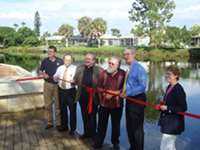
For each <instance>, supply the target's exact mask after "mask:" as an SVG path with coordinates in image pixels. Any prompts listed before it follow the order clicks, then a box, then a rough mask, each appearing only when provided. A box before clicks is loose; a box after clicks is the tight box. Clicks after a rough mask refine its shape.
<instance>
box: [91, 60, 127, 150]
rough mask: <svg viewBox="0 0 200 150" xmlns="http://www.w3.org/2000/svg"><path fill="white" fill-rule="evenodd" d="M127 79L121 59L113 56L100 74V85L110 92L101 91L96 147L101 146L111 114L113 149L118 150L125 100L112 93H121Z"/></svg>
mask: <svg viewBox="0 0 200 150" xmlns="http://www.w3.org/2000/svg"><path fill="white" fill-rule="evenodd" d="M124 79H125V71H123V70H121V69H120V59H119V58H117V57H111V58H110V59H109V61H108V68H107V69H106V70H105V71H104V72H103V73H102V74H101V75H100V79H99V84H98V87H99V88H100V91H101V89H104V90H106V91H107V92H110V94H109V93H104V92H99V97H100V108H99V121H98V130H97V131H98V132H97V136H96V138H95V144H94V146H93V147H94V148H96V149H97V148H101V147H102V144H103V141H104V138H105V136H106V130H107V126H108V119H109V116H111V124H112V136H111V141H112V144H113V149H115V150H118V149H119V148H120V147H119V136H120V121H121V117H122V110H123V101H122V98H120V97H119V96H114V95H112V94H118V95H119V94H120V93H121V91H122V88H123V84H124Z"/></svg>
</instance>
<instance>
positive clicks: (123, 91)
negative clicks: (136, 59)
mask: <svg viewBox="0 0 200 150" xmlns="http://www.w3.org/2000/svg"><path fill="white" fill-rule="evenodd" d="M128 74H129V71H127V72H126V76H125V80H124V85H123V89H122V93H123V94H124V95H125V94H126V81H127V79H128Z"/></svg>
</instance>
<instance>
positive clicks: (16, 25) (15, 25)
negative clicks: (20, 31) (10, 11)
mask: <svg viewBox="0 0 200 150" xmlns="http://www.w3.org/2000/svg"><path fill="white" fill-rule="evenodd" d="M13 26H14V27H15V30H16V31H17V28H18V27H19V25H18V24H16V23H14V24H13Z"/></svg>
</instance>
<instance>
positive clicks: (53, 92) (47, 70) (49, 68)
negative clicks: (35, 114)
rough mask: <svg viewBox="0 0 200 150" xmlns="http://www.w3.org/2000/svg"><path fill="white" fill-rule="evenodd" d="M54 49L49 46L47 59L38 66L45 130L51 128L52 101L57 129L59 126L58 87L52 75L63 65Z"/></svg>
mask: <svg viewBox="0 0 200 150" xmlns="http://www.w3.org/2000/svg"><path fill="white" fill-rule="evenodd" d="M56 51H57V49H56V47H55V46H49V48H48V57H47V58H45V59H44V60H43V61H42V63H41V66H40V71H39V74H40V75H43V76H44V103H45V120H46V121H47V125H46V127H45V129H49V128H52V127H53V125H52V110H51V108H52V105H51V104H52V101H53V99H54V100H55V106H56V114H57V116H56V118H57V121H56V124H57V127H59V125H60V117H59V116H58V115H59V114H60V108H59V107H60V104H59V99H58V85H57V82H56V81H54V79H53V75H54V74H55V73H56V70H57V68H58V67H59V66H60V65H62V64H63V61H62V59H60V58H58V57H56Z"/></svg>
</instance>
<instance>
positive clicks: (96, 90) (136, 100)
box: [16, 76, 200, 119]
mask: <svg viewBox="0 0 200 150" xmlns="http://www.w3.org/2000/svg"><path fill="white" fill-rule="evenodd" d="M43 78H44V77H43V76H38V77H26V78H20V79H17V80H16V81H27V80H37V79H43ZM58 80H62V81H65V82H68V83H73V82H71V81H66V80H63V79H58ZM73 84H74V83H73ZM78 86H83V87H86V90H87V92H88V94H89V102H88V113H91V112H92V110H93V94H94V92H104V93H107V94H110V95H113V96H120V97H121V98H125V99H126V100H129V101H131V102H133V103H135V104H138V105H142V106H148V107H151V108H152V109H155V110H160V106H161V105H160V104H156V105H154V104H151V103H148V102H144V101H141V100H138V99H134V98H130V97H127V96H121V95H120V94H114V93H112V92H108V91H106V90H105V89H101V88H98V89H94V88H91V87H87V86H85V85H78ZM177 114H179V115H182V116H187V117H190V118H194V119H200V115H199V114H192V113H189V112H178V113H177Z"/></svg>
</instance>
